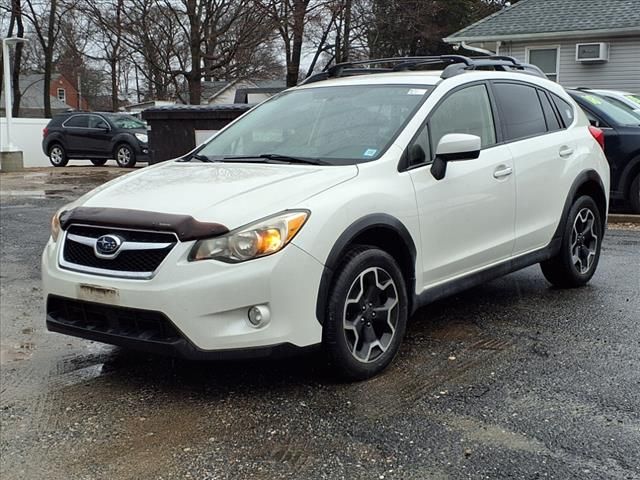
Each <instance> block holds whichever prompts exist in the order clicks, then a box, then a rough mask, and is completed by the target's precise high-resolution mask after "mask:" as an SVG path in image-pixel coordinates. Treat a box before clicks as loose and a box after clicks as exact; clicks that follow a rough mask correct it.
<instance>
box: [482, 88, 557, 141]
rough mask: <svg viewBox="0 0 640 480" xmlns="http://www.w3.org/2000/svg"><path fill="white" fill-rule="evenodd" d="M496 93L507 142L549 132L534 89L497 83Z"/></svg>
mask: <svg viewBox="0 0 640 480" xmlns="http://www.w3.org/2000/svg"><path fill="white" fill-rule="evenodd" d="M494 92H495V96H496V101H497V102H498V105H499V106H500V119H501V121H502V124H503V125H504V130H505V136H506V139H505V140H518V139H520V138H525V137H532V136H534V135H541V134H543V133H546V132H547V123H546V122H545V119H544V113H543V112H542V105H541V104H540V100H539V99H538V93H537V91H536V89H535V88H534V87H530V86H528V85H521V84H517V83H496V84H495V86H494Z"/></svg>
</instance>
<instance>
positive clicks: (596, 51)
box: [576, 43, 609, 63]
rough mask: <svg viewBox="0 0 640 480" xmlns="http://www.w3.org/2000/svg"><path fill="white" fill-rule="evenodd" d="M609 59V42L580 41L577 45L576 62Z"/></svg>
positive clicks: (605, 60) (597, 61) (600, 61)
mask: <svg viewBox="0 0 640 480" xmlns="http://www.w3.org/2000/svg"><path fill="white" fill-rule="evenodd" d="M608 61H609V44H608V43H578V44H577V45H576V62H581V63H602V62H608Z"/></svg>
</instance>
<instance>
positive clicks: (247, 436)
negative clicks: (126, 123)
mask: <svg viewBox="0 0 640 480" xmlns="http://www.w3.org/2000/svg"><path fill="white" fill-rule="evenodd" d="M121 173H123V172H122V171H121V170H119V169H114V168H90V167H89V168H81V167H75V168H74V167H71V168H66V169H64V170H62V171H58V170H56V172H55V173H52V169H42V170H34V171H31V172H27V173H23V174H3V175H2V176H0V184H1V187H2V188H1V191H0V193H1V195H0V199H1V207H0V220H1V224H0V226H1V228H2V230H1V235H2V242H1V253H2V257H1V263H0V287H1V292H0V293H1V302H0V333H1V335H0V342H1V346H0V422H1V423H0V425H1V432H0V478H2V479H3V480H12V479H35V478H46V479H174V478H181V479H184V478H191V479H274V478H293V479H315V478H331V479H333V478H345V479H359V478H363V479H364V478H368V479H370V478H373V479H382V478H386V479H460V478H472V479H480V478H492V479H493V478H495V479H503V478H527V479H529V478H530V479H533V478H556V479H563V480H564V479H573V478H575V479H638V478H640V229H635V230H634V229H633V228H634V227H632V226H631V227H625V226H616V225H613V226H611V228H610V230H609V232H608V234H607V237H606V239H605V243H604V247H603V253H602V258H601V263H600V266H599V270H598V272H597V274H596V276H595V277H594V279H593V280H592V282H591V283H590V285H589V286H587V287H585V288H582V289H577V290H570V291H563V290H556V289H553V288H550V287H549V285H548V284H547V283H546V282H545V280H544V278H543V277H542V275H541V273H540V271H539V268H538V267H531V268H528V269H525V270H523V271H521V272H517V273H515V274H512V275H509V276H507V277H504V278H503V279H500V280H497V281H494V282H491V283H488V284H486V285H483V286H481V287H478V288H475V289H472V290H469V291H467V292H464V293H462V294H459V295H456V296H454V297H452V298H449V299H446V300H443V301H440V302H437V303H435V304H433V305H431V306H429V307H427V308H425V309H422V310H420V311H419V312H418V313H417V314H416V315H415V316H414V317H413V318H412V322H411V324H410V326H409V329H408V333H407V338H406V340H405V344H404V347H403V348H402V352H401V354H400V357H399V358H398V359H397V360H396V361H395V362H394V364H393V365H392V366H391V368H390V369H389V370H388V371H387V372H385V373H384V374H383V375H381V376H380V377H377V378H375V379H373V380H370V381H368V382H362V383H355V384H345V383H340V382H337V381H336V380H335V379H334V378H333V377H332V376H331V374H330V372H328V371H327V370H326V369H325V368H324V365H323V363H322V362H321V360H320V359H319V358H318V357H317V356H313V355H311V356H305V357H300V358H296V359H289V360H279V361H275V360H260V361H252V362H233V363H231V362H214V363H198V362H186V361H179V360H172V359H167V358H161V357H153V356H148V355H140V354H135V353H131V352H127V351H124V350H121V349H117V348H114V347H110V346H105V345H101V344H98V343H93V342H89V341H85V340H80V339H75V338H71V337H65V336H62V335H58V334H53V333H48V332H47V331H46V329H45V326H44V313H43V302H42V298H41V295H42V292H41V288H40V280H39V262H40V258H39V257H40V253H41V251H42V248H43V246H44V244H45V242H46V240H47V238H48V235H49V232H48V229H49V220H50V217H51V215H52V214H53V212H54V211H55V210H56V209H57V208H59V207H60V206H62V205H63V204H64V203H66V202H68V201H71V200H73V199H74V198H76V197H77V196H78V195H80V194H81V193H83V192H84V191H86V190H88V189H89V188H92V187H93V186H96V185H98V184H100V183H102V182H104V181H106V180H108V179H110V178H112V177H113V176H115V175H118V174H121Z"/></svg>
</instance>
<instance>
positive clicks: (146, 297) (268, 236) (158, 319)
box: [42, 56, 609, 379]
mask: <svg viewBox="0 0 640 480" xmlns="http://www.w3.org/2000/svg"><path fill="white" fill-rule="evenodd" d="M376 62H377V64H378V65H391V66H390V67H384V68H383V67H380V66H379V67H376V68H366V67H367V64H363V63H355V64H346V65H338V66H337V67H335V68H332V69H330V70H329V71H328V72H325V73H323V74H320V75H319V76H315V77H312V78H311V79H310V80H308V81H307V83H305V84H304V85H302V86H298V87H296V88H292V89H289V90H287V91H285V92H283V93H281V94H279V95H276V96H274V97H272V98H271V99H269V100H267V101H265V102H264V103H262V104H261V105H260V106H258V107H256V108H254V109H253V110H250V111H249V112H247V113H246V114H245V115H243V116H242V117H240V118H239V119H237V120H236V121H234V122H233V123H232V124H230V125H229V126H227V127H225V128H224V129H223V130H221V131H220V132H219V133H218V135H216V136H215V137H214V138H212V139H210V140H209V141H207V142H205V144H203V145H202V146H201V147H198V148H197V149H196V150H194V151H193V152H191V153H189V154H187V155H186V156H185V157H183V158H181V159H177V160H174V161H168V162H164V163H162V164H158V165H154V166H153V167H151V168H148V169H142V170H140V171H137V172H134V173H130V174H128V175H125V176H123V177H121V178H119V179H117V180H115V181H112V182H110V183H109V184H108V185H106V186H102V187H99V188H98V189H97V190H94V191H93V192H91V193H89V194H87V195H85V196H83V197H82V198H80V199H79V200H76V201H75V202H73V203H71V204H69V205H67V206H65V207H63V208H62V209H61V210H60V211H59V212H57V213H56V214H55V216H54V217H53V220H52V232H51V238H50V240H49V242H48V244H47V246H46V248H45V250H44V254H43V262H42V276H43V285H44V287H43V290H44V295H45V298H46V316H47V327H48V329H49V330H52V331H56V332H61V333H65V334H68V335H75V336H79V337H84V338H89V339H93V340H97V341H101V342H106V343H112V344H117V345H125V346H129V347H134V348H140V349H146V350H148V351H154V352H161V353H170V354H176V355H182V356H186V357H189V358H210V357H214V358H220V357H225V356H227V357H228V356H259V355H267V354H272V353H274V352H276V351H282V350H291V349H293V350H295V349H300V348H306V347H315V346H322V348H323V350H324V352H325V354H326V355H327V358H328V360H329V362H330V365H331V366H332V368H333V369H334V370H335V372H337V373H339V374H341V375H343V376H345V377H347V378H350V379H364V378H367V377H370V376H372V375H375V374H377V373H378V372H380V371H382V370H383V369H384V368H385V367H386V366H387V365H389V363H390V362H391V361H392V360H393V358H394V357H395V355H396V353H397V352H398V349H399V346H400V343H401V341H402V339H403V336H404V334H405V328H406V325H407V320H408V317H409V316H410V315H411V314H412V313H413V312H415V311H416V309H418V308H419V307H420V306H422V305H425V304H426V303H428V302H431V301H433V300H435V299H437V298H441V297H444V296H447V295H451V294H453V293H455V292H458V291H460V290H463V289H466V288H469V287H471V286H473V285H477V284H480V283H483V282H486V281H488V280H490V279H493V278H496V277H498V276H500V275H504V274H506V273H509V272H512V271H515V270H518V269H521V268H523V267H526V266H528V265H533V264H537V263H540V264H541V266H542V273H543V274H544V276H545V277H546V278H547V280H548V281H549V282H551V283H552V284H553V285H556V286H558V287H561V288H567V287H579V286H582V285H585V284H586V283H587V282H588V281H589V280H590V279H591V277H592V276H593V275H594V273H595V271H596V267H597V265H598V260H599V257H600V248H601V246H602V238H603V235H604V233H605V222H606V216H607V205H608V192H609V166H608V164H607V161H606V158H605V156H604V154H603V151H602V146H601V145H602V143H601V142H602V141H603V135H602V132H601V131H600V130H599V129H597V128H595V127H592V126H590V125H589V121H588V120H587V117H586V116H585V115H584V113H582V111H581V110H580V109H579V108H577V105H576V104H575V102H574V101H573V100H572V99H571V97H570V96H569V95H568V94H567V93H566V92H565V90H564V89H563V88H562V87H560V86H559V85H558V84H556V83H554V82H551V81H549V80H547V79H546V78H541V77H539V76H536V75H533V74H527V72H530V73H536V72H535V71H533V70H528V69H527V67H526V66H523V65H520V64H518V63H517V62H516V61H515V60H513V59H505V57H497V58H487V59H484V60H482V59H470V58H467V57H462V56H446V57H427V58H417V59H411V58H401V59H396V60H393V61H389V60H387V61H384V62H383V61H372V62H369V65H372V66H373V65H376ZM434 62H444V63H445V64H448V66H447V67H446V68H445V69H444V70H443V71H442V72H441V73H434V72H425V71H403V70H406V69H411V68H420V65H423V64H430V63H434ZM392 66H395V68H391V67H392ZM492 67H493V68H498V69H503V70H506V71H501V70H499V71H495V70H487V68H492ZM374 72H377V73H374ZM132 205H135V210H132V209H131V207H132Z"/></svg>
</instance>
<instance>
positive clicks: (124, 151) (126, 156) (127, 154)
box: [116, 147, 131, 165]
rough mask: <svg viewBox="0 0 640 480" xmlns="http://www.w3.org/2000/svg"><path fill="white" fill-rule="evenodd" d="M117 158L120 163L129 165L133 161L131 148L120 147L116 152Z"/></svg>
mask: <svg viewBox="0 0 640 480" xmlns="http://www.w3.org/2000/svg"><path fill="white" fill-rule="evenodd" d="M116 160H117V161H118V163H119V164H120V165H127V164H128V163H129V162H130V161H131V150H129V149H128V148H127V147H120V148H119V149H118V151H117V153H116Z"/></svg>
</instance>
